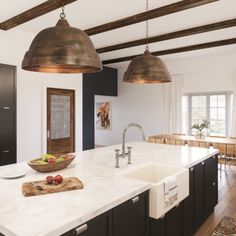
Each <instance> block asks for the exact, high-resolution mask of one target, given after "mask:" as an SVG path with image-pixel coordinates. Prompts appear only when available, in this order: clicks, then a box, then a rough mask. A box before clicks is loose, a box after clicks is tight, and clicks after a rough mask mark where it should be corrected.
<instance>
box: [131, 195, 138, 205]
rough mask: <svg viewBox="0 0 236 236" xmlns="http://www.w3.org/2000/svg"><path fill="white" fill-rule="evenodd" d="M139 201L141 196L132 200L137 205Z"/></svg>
mask: <svg viewBox="0 0 236 236" xmlns="http://www.w3.org/2000/svg"><path fill="white" fill-rule="evenodd" d="M138 201H139V196H137V197H134V198H132V203H133V204H134V203H136V202H138Z"/></svg>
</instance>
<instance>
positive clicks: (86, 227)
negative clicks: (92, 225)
mask: <svg viewBox="0 0 236 236" xmlns="http://www.w3.org/2000/svg"><path fill="white" fill-rule="evenodd" d="M87 229H88V225H87V224H84V225H81V226H80V227H78V228H76V229H75V231H74V235H80V234H81V233H83V232H84V231H86V230H87Z"/></svg>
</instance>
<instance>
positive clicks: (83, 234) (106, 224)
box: [62, 211, 112, 236]
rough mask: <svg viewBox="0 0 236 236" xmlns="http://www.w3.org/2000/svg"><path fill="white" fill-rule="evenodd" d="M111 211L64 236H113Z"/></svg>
mask: <svg viewBox="0 0 236 236" xmlns="http://www.w3.org/2000/svg"><path fill="white" fill-rule="evenodd" d="M111 218H112V217H111V211H109V212H106V213H104V214H102V215H100V216H97V217H96V218H94V219H92V220H90V221H88V222H87V223H85V224H82V225H80V226H78V227H76V228H75V229H72V230H70V231H68V232H67V233H65V234H63V235H62V236H76V235H79V236H96V235H99V236H111V227H112V226H111V223H112V219H111Z"/></svg>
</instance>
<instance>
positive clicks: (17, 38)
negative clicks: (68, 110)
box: [0, 30, 82, 162]
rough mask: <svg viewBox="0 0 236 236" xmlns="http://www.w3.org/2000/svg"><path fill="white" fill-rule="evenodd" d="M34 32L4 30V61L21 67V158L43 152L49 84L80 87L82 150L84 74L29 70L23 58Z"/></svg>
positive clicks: (78, 110)
mask: <svg viewBox="0 0 236 236" xmlns="http://www.w3.org/2000/svg"><path fill="white" fill-rule="evenodd" d="M33 37H34V36H33V35H30V34H27V33H24V32H21V31H19V30H10V31H0V38H1V44H0V52H1V53H0V63H2V64H9V65H15V66H17V161H18V162H20V161H26V160H29V159H32V158H37V157H39V156H40V155H41V154H42V153H43V139H45V135H44V137H43V134H44V130H43V118H45V117H43V115H44V113H43V107H45V106H43V103H44V102H45V99H44V98H43V94H44V90H45V86H51V87H59V88H71V89H75V90H76V150H77V151H79V150H81V149H82V76H81V75H77V74H75V75H62V74H46V73H36V72H28V71H24V70H22V69H21V61H22V59H23V57H24V53H25V52H26V51H27V50H28V48H29V45H30V43H31V41H32V39H33Z"/></svg>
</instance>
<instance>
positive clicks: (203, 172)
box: [182, 155, 218, 236]
mask: <svg viewBox="0 0 236 236" xmlns="http://www.w3.org/2000/svg"><path fill="white" fill-rule="evenodd" d="M189 180H190V192H189V196H188V197H187V198H186V199H185V200H184V201H183V202H182V231H183V236H191V235H193V233H194V232H195V231H196V230H197V229H198V228H199V226H200V225H201V224H202V223H203V222H204V220H205V219H206V218H207V217H208V216H209V215H210V214H211V213H212V212H213V211H214V207H215V206H216V204H217V202H218V176H217V155H214V156H212V157H210V158H208V159H206V160H205V161H203V162H201V163H199V164H197V165H195V166H193V167H192V168H190V170H189Z"/></svg>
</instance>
